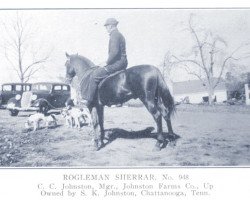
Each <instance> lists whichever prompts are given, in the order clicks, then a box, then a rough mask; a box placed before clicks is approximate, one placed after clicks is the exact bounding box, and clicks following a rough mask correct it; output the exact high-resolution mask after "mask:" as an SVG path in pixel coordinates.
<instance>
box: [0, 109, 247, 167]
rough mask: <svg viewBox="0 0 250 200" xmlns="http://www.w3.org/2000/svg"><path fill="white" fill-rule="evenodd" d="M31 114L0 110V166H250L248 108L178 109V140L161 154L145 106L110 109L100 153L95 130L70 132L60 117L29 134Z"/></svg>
mask: <svg viewBox="0 0 250 200" xmlns="http://www.w3.org/2000/svg"><path fill="white" fill-rule="evenodd" d="M28 114H30V113H20V114H19V116H17V117H10V116H9V113H8V111H7V110H0V165H1V166H2V167H87V166H91V167H92V166H102V167H103V166H249V165H250V115H249V114H250V108H249V107H244V106H213V107H208V106H192V105H180V106H178V107H177V112H176V114H175V116H174V117H173V120H172V122H173V128H174V131H175V133H176V134H177V135H178V136H180V138H178V139H176V140H175V141H173V142H171V143H169V144H168V145H167V147H166V148H164V149H162V150H161V151H157V152H155V151H153V147H154V145H155V143H156V140H155V138H154V136H155V129H154V130H153V127H154V128H155V123H154V121H153V119H152V117H151V116H150V114H149V113H148V112H147V110H146V109H145V108H144V107H117V108H106V109H105V129H106V136H107V137H108V138H109V143H107V144H106V146H105V147H104V148H103V149H101V150H100V151H94V150H93V145H92V144H93V142H92V131H91V128H89V127H86V126H84V127H83V128H82V130H80V131H79V130H77V129H70V128H67V127H66V126H65V125H64V120H63V118H62V117H61V116H60V115H57V118H58V123H59V125H58V127H56V128H51V129H48V130H46V129H40V130H38V131H37V132H32V131H29V132H27V131H25V129H24V122H25V121H26V120H27V117H28ZM164 131H165V132H166V131H167V129H166V126H165V123H164ZM105 142H108V140H106V141H105Z"/></svg>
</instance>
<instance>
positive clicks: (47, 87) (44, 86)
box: [32, 83, 51, 91]
mask: <svg viewBox="0 0 250 200" xmlns="http://www.w3.org/2000/svg"><path fill="white" fill-rule="evenodd" d="M32 90H37V91H50V90H51V85H50V84H46V83H44V84H42V83H41V84H34V85H32Z"/></svg>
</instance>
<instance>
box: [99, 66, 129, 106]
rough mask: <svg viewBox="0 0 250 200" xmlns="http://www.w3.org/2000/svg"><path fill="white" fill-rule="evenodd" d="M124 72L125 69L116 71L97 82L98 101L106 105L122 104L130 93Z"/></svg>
mask: <svg viewBox="0 0 250 200" xmlns="http://www.w3.org/2000/svg"><path fill="white" fill-rule="evenodd" d="M125 72H126V70H121V71H117V72H115V73H113V74H111V75H110V76H108V77H106V78H105V79H103V80H102V81H101V82H100V83H99V85H98V97H99V103H101V104H102V105H107V106H111V105H116V104H122V103H124V102H125V101H126V100H127V97H130V96H131V95H132V93H131V90H130V88H129V86H128V85H127V81H126V73H125Z"/></svg>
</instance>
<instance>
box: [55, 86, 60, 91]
mask: <svg viewBox="0 0 250 200" xmlns="http://www.w3.org/2000/svg"><path fill="white" fill-rule="evenodd" d="M54 90H55V91H58V90H62V86H61V85H55V86H54Z"/></svg>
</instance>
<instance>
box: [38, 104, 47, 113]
mask: <svg viewBox="0 0 250 200" xmlns="http://www.w3.org/2000/svg"><path fill="white" fill-rule="evenodd" d="M48 111H49V106H48V105H47V104H44V105H40V107H39V112H41V113H43V114H47V113H48Z"/></svg>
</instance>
